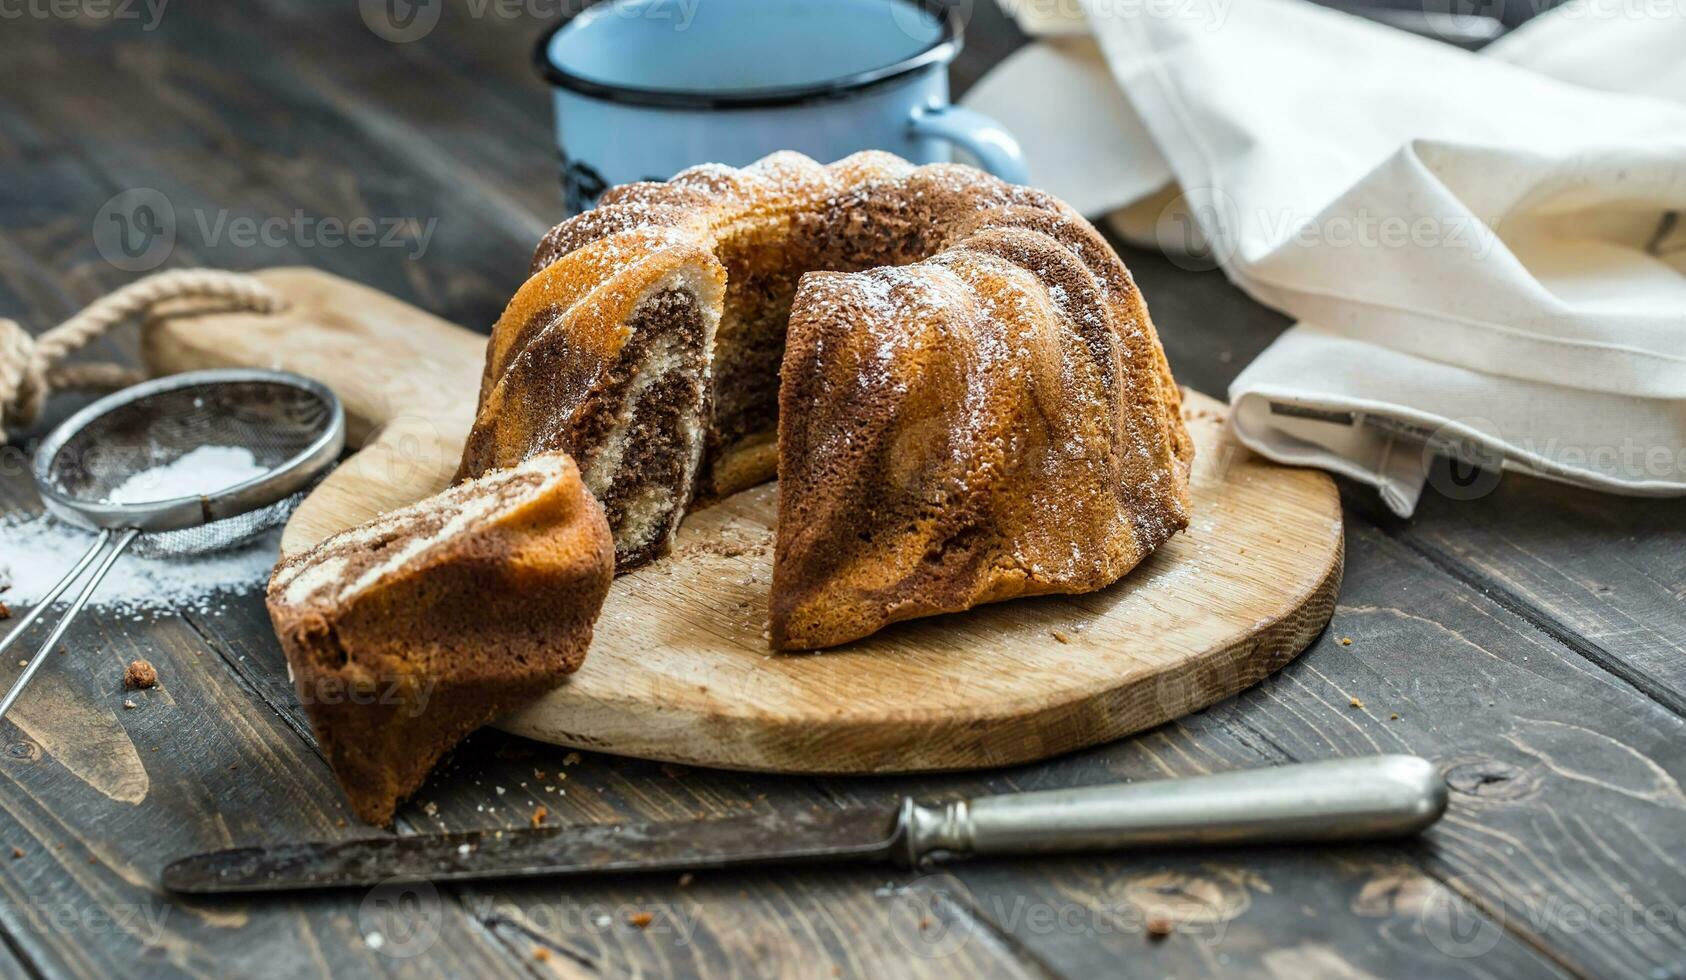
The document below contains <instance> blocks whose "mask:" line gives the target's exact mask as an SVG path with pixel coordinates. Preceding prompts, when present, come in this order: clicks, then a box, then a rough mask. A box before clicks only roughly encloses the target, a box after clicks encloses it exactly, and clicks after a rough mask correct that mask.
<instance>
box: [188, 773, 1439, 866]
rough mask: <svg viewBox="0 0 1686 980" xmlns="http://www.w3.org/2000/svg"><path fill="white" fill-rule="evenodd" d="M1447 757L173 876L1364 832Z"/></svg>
mask: <svg viewBox="0 0 1686 980" xmlns="http://www.w3.org/2000/svg"><path fill="white" fill-rule="evenodd" d="M1446 804H1447V791H1446V784H1445V781H1444V780H1443V779H1442V778H1441V776H1440V772H1439V770H1438V769H1437V768H1436V767H1435V766H1434V765H1433V764H1432V763H1430V762H1428V761H1427V760H1425V759H1419V758H1417V757H1415V756H1408V755H1380V756H1370V757H1367V758H1359V759H1334V760H1329V761H1326V762H1309V763H1301V764H1298V765H1288V766H1277V767H1274V768H1269V769H1254V770H1248V771H1241V772H1228V773H1219V774H1217V775H1210V776H1198V777H1191V778H1185V779H1161V780H1152V781H1147V782H1140V783H1120V784H1113V785H1106V786H1090V787H1086V788H1082V789H1058V790H1042V791H1038V792H1030V793H1008V794H1004V795H1000V796H986V797H981V798H978V799H971V800H955V801H952V802H948V803H944V804H937V805H929V806H927V805H922V804H919V803H916V802H914V801H913V800H911V799H903V800H902V801H901V803H900V805H899V806H897V807H895V808H885V809H879V808H873V807H856V808H849V809H841V810H833V811H807V810H799V811H793V812H787V813H767V814H749V815H745V816H738V817H727V818H723V819H719V820H697V821H688V822H681V823H648V824H614V825H607V824H600V825H590V826H581V827H555V828H550V827H546V828H539V829H535V830H500V831H489V830H481V831H468V832H463V833H453V834H436V835H413V836H404V837H378V838H368V839H361V840H352V841H334V842H323V843H313V844H283V845H280V846H277V847H269V848H260V847H244V848H235V849H232V850H224V851H212V852H210V853H207V854H199V855H195V856H193V857H189V858H184V859H182V860H180V861H177V862H175V863H173V864H171V865H169V866H168V867H166V868H165V869H164V875H163V883H164V887H165V888H168V889H170V890H171V891H175V892H186V893H213V892H254V891H283V890H290V889H299V888H329V887H331V888H345V887H368V886H373V885H378V884H381V883H384V882H389V881H394V880H430V881H459V880H466V879H475V878H503V877H530V876H544V875H577V874H610V873H623V872H634V871H638V872H643V871H678V870H703V869H719V868H732V867H744V866H760V865H768V864H804V863H825V862H845V861H850V862H862V863H865V862H885V861H890V862H894V863H896V864H900V865H903V866H912V865H914V864H918V863H920V862H921V861H924V860H940V859H947V858H952V857H964V856H967V855H972V854H1028V853H1045V852H1059V851H1082V850H1110V849H1117V848H1126V847H1146V846H1182V845H1197V844H1258V843H1267V844H1277V843H1289V842H1296V841H1300V842H1303V841H1337V840H1363V839H1376V838H1385V837H1398V836H1404V835H1407V834H1414V833H1417V832H1419V831H1421V830H1423V829H1425V828H1427V827H1428V826H1429V825H1431V824H1433V823H1434V822H1435V821H1436V820H1438V819H1440V816H1441V814H1442V813H1444V812H1445V810H1446Z"/></svg>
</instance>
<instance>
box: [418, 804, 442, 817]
mask: <svg viewBox="0 0 1686 980" xmlns="http://www.w3.org/2000/svg"><path fill="white" fill-rule="evenodd" d="M422 812H423V813H425V814H427V815H428V816H430V817H437V816H439V804H437V803H435V802H433V801H432V800H428V801H427V802H426V803H423V804H422Z"/></svg>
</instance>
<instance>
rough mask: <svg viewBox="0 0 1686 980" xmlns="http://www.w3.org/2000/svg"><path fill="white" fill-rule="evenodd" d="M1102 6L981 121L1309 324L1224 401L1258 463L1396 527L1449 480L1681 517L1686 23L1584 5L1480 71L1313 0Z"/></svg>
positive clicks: (1088, 207)
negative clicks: (1544, 487) (1565, 490)
mask: <svg viewBox="0 0 1686 980" xmlns="http://www.w3.org/2000/svg"><path fill="white" fill-rule="evenodd" d="M1015 2H1016V3H1018V4H1020V6H1021V9H1022V8H1023V6H1024V5H1026V4H1037V3H1043V4H1047V3H1049V2H1055V3H1056V4H1064V5H1066V9H1069V5H1070V4H1071V3H1072V2H1075V0H1015ZM1618 3H1619V4H1620V5H1617V4H1618ZM1082 4H1083V6H1084V8H1085V11H1086V13H1087V21H1088V26H1089V30H1090V31H1092V33H1093V36H1094V40H1093V41H1091V40H1088V39H1086V38H1080V37H1068V38H1060V39H1058V40H1049V41H1043V42H1040V43H1038V44H1035V45H1032V46H1030V47H1029V48H1026V49H1024V50H1022V51H1020V52H1018V53H1016V54H1015V55H1014V57H1012V58H1010V59H1008V61H1007V62H1005V63H1004V64H1003V65H1002V66H1000V67H999V68H998V69H997V70H996V71H995V72H993V73H992V74H991V75H989V76H987V77H986V78H985V79H983V80H982V81H981V82H980V83H979V84H978V85H977V86H976V87H975V88H974V89H973V91H972V92H970V93H968V97H967V99H966V104H967V105H968V106H970V107H972V108H976V109H979V110H980V111H983V112H987V113H989V114H991V115H993V116H995V117H997V118H999V119H1001V120H1002V122H1004V123H1005V124H1006V125H1007V126H1008V128H1009V129H1012V130H1014V131H1015V132H1016V133H1017V135H1019V137H1020V139H1021V141H1022V142H1023V143H1024V144H1025V145H1026V151H1027V158H1028V162H1029V164H1030V168H1031V172H1032V175H1033V178H1034V179H1035V180H1036V181H1037V182H1038V183H1039V184H1040V185H1042V186H1044V187H1047V188H1048V189H1049V190H1051V191H1053V192H1054V193H1056V194H1059V195H1061V196H1062V197H1065V198H1066V199H1068V200H1070V201H1071V202H1072V203H1073V204H1074V206H1076V207H1078V208H1080V209H1082V210H1084V211H1085V213H1090V214H1097V213H1102V212H1105V211H1109V210H1114V209H1117V210H1116V211H1115V213H1114V214H1113V215H1112V220H1113V224H1114V226H1115V227H1117V228H1119V229H1120V231H1122V232H1124V233H1125V234H1127V235H1130V236H1131V237H1135V238H1143V237H1147V238H1150V239H1151V240H1152V241H1153V242H1154V244H1157V245H1159V246H1161V247H1164V248H1166V249H1167V250H1168V251H1172V252H1175V251H1177V250H1178V248H1179V247H1183V246H1185V245H1186V246H1188V247H1192V248H1196V249H1198V248H1202V247H1204V248H1206V249H1209V251H1210V254H1211V255H1212V256H1213V257H1214V258H1215V259H1216V260H1217V261H1218V262H1219V263H1221V265H1222V267H1223V269H1224V270H1225V272H1226V274H1227V275H1228V276H1229V277H1230V279H1231V280H1232V281H1234V282H1235V283H1236V284H1237V285H1239V286H1240V287H1241V288H1243V289H1245V290H1246V291H1247V292H1248V293H1249V294H1251V295H1252V296H1254V297H1255V298H1256V299H1258V300H1259V301H1261V302H1263V303H1265V304H1267V305H1270V306H1272V307H1275V308H1277V309H1280V310H1283V311H1285V312H1288V313H1289V314H1291V315H1293V316H1295V317H1297V318H1298V319H1299V320H1300V322H1299V323H1298V324H1296V325H1295V326H1294V327H1292V328H1291V329H1289V330H1288V331H1287V332H1286V333H1285V334H1284V335H1283V336H1282V337H1281V338H1279V339H1278V340H1277V341H1276V342H1275V343H1274V344H1273V345H1272V346H1271V347H1270V348H1269V349H1267V350H1266V351H1265V352H1264V353H1263V354H1262V355H1260V356H1259V358H1257V359H1256V360H1255V361H1254V362H1253V363H1252V364H1251V365H1249V366H1248V367H1247V368H1246V369H1245V370H1244V371H1243V372H1242V373H1241V375H1240V376H1239V377H1237V378H1236V380H1235V382H1234V383H1233V384H1232V386H1231V388H1230V392H1229V395H1230V400H1231V402H1232V406H1233V407H1232V412H1231V422H1232V425H1233V426H1234V428H1235V431H1236V433H1237V435H1238V436H1239V437H1240V438H1241V440H1242V441H1243V442H1245V443H1246V444H1248V445H1249V446H1251V447H1252V448H1253V449H1255V450H1256V451H1258V452H1260V453H1262V454H1264V455H1266V456H1269V457H1271V458H1274V459H1277V460H1280V461H1283V462H1288V463H1295V464H1303V465H1313V466H1320V467H1324V468H1327V469H1330V470H1334V471H1337V472H1341V473H1345V474H1346V475H1348V476H1351V477H1352V478H1354V479H1357V480H1360V481H1363V482H1366V483H1369V484H1372V485H1374V486H1376V487H1377V488H1378V489H1379V490H1380V492H1381V494H1382V496H1383V498H1384V499H1385V500H1386V502H1387V504H1388V506H1389V507H1391V508H1392V509H1393V510H1394V511H1396V512H1398V513H1400V514H1402V515H1408V514H1410V513H1411V511H1412V510H1413V509H1414V507H1415V506H1416V503H1417V500H1418V498H1419V496H1420V494H1421V490H1422V486H1423V483H1424V481H1425V479H1426V478H1427V476H1428V474H1429V472H1430V464H1431V462H1432V460H1433V457H1434V455H1435V454H1436V453H1441V454H1450V455H1456V456H1459V457H1462V458H1465V459H1473V460H1475V461H1479V462H1482V463H1484V464H1485V465H1488V466H1496V465H1502V466H1503V467H1504V468H1506V469H1514V470H1521V471H1525V472H1530V473H1534V474H1537V475H1542V476H1547V477H1551V478H1554V479H1560V480H1565V481H1569V482H1572V483H1577V484H1581V485H1585V486H1589V487H1595V488H1598V489H1603V490H1610V491H1616V492H1622V493H1631V494H1653V495H1663V494H1682V493H1686V221H1682V220H1678V216H1677V214H1678V212H1679V211H1682V210H1686V104H1682V103H1686V68H1682V62H1683V61H1686V6H1682V4H1681V0H1598V2H1596V3H1578V4H1573V5H1571V6H1569V7H1566V8H1559V9H1558V10H1556V11H1553V12H1551V13H1548V14H1545V15H1543V16H1542V17H1540V18H1538V19H1536V20H1535V21H1533V22H1530V24H1528V25H1526V26H1524V27H1523V28H1521V29H1520V30H1518V31H1517V32H1515V33H1513V34H1512V35H1510V36H1509V37H1506V38H1503V39H1501V40H1500V41H1499V42H1497V43H1495V44H1494V45H1492V46H1490V47H1489V48H1488V50H1487V51H1486V52H1484V53H1482V54H1470V53H1468V52H1465V51H1462V50H1459V49H1457V48H1453V47H1451V46H1449V45H1444V44H1441V43H1438V42H1434V41H1428V40H1423V39H1420V38H1416V37H1413V36H1411V35H1408V34H1405V33H1403V32H1400V31H1397V30H1394V29H1392V28H1387V27H1382V26H1379V25H1375V24H1372V23H1370V22H1367V21H1364V20H1361V19H1359V18H1357V17H1353V16H1350V15H1347V14H1343V13H1339V12H1335V11H1330V10H1326V9H1323V8H1318V7H1315V6H1312V5H1310V4H1308V3H1305V2H1302V0H1082ZM1036 9H1038V10H1039V11H1041V12H1042V13H1043V14H1046V13H1047V12H1048V11H1049V10H1051V9H1052V10H1058V9H1060V8H1059V7H1058V6H1055V7H1049V6H1046V5H1044V6H1042V7H1038V8H1036ZM1042 20H1044V21H1046V20H1048V18H1047V17H1046V16H1044V17H1043V18H1042ZM1058 20H1059V26H1058V33H1065V34H1070V33H1072V32H1073V25H1072V23H1071V20H1072V18H1071V17H1065V18H1061V19H1058ZM1548 72H1549V73H1553V74H1557V75H1560V76H1562V79H1568V81H1564V80H1560V79H1559V78H1553V77H1550V75H1548V74H1547V73H1548ZM1599 89H1602V90H1603V91H1600V90H1599ZM1622 90H1629V91H1637V92H1644V93H1647V94H1645V95H1635V94H1628V92H1624V91H1622ZM1669 99H1677V100H1679V101H1678V102H1675V101H1669ZM1054 106H1063V107H1067V111H1063V112H1062V111H1052V109H1051V107H1054ZM1167 177H1171V178H1174V181H1175V184H1176V187H1175V188H1174V189H1173V190H1172V191H1171V192H1166V191H1164V190H1163V188H1164V187H1165V186H1166V184H1167ZM1155 192H1158V193H1155ZM1132 204H1133V205H1134V206H1133V207H1125V206H1126V205H1132ZM1185 238H1186V239H1187V241H1186V242H1185V241H1184V239H1185ZM1150 300H1151V297H1150ZM1169 328H1171V329H1174V325H1170V326H1169ZM1450 489H1451V490H1452V492H1456V489H1457V488H1450Z"/></svg>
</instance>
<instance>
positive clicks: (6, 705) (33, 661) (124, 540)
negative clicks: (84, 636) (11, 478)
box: [0, 528, 140, 718]
mask: <svg viewBox="0 0 1686 980" xmlns="http://www.w3.org/2000/svg"><path fill="white" fill-rule="evenodd" d="M139 536H140V532H139V531H137V530H134V529H132V528H131V529H130V530H127V531H124V532H123V533H122V534H120V535H118V536H117V544H116V545H115V546H113V547H112V548H111V550H110V551H107V552H106V554H105V557H104V558H103V559H100V563H99V567H98V568H95V569H94V577H93V578H92V579H91V580H89V582H88V584H87V585H85V586H83V587H82V591H81V592H78V593H77V594H76V598H75V599H73V600H71V603H70V608H69V609H67V610H65V614H64V616H63V618H61V619H60V620H59V621H58V623H57V624H56V625H55V626H54V627H53V631H52V632H51V633H49V634H48V635H47V641H46V642H45V643H43V644H41V649H39V650H36V651H35V656H33V657H30V658H29V662H28V663H27V664H25V665H24V668H23V673H21V674H19V675H18V679H17V680H15V681H13V682H12V687H11V689H10V690H8V691H7V692H6V697H5V698H4V699H3V700H0V718H4V717H6V712H8V711H10V710H12V705H13V704H15V703H17V700H18V696H19V695H21V694H23V689H24V688H25V687H26V686H28V684H29V680H30V678H32V677H34V676H35V672H36V671H38V670H40V669H41V665H42V664H44V663H46V662H47V655H48V654H50V653H52V651H53V648H54V647H56V646H58V645H59V641H60V640H62V639H64V634H65V633H66V632H67V631H68V630H69V629H70V624H71V623H72V622H74V621H75V619H76V617H77V615H78V614H80V613H81V612H82V607H83V606H86V605H87V604H88V600H89V599H91V598H93V595H94V590H95V589H97V588H99V584H100V582H101V581H103V580H104V579H105V576H106V573H107V572H110V571H111V566H113V565H115V564H117V559H118V558H119V557H121V556H122V554H123V552H124V551H125V550H127V549H128V547H129V545H130V544H132V543H133V542H134V540H135V538H137V537H139ZM111 537H112V532H111V531H109V530H105V531H101V532H100V533H99V537H98V538H95V539H94V546H93V547H92V548H89V549H88V553H87V554H85V555H83V556H82V560H81V561H78V562H77V563H76V566H75V567H74V568H72V569H71V570H70V574H68V575H66V576H65V577H64V578H62V579H59V583H58V584H57V585H55V586H53V590H52V591H51V592H49V593H47V595H46V597H45V598H43V599H42V600H41V601H40V602H39V603H37V604H36V606H35V608H34V609H31V610H30V611H29V615H28V616H26V617H24V620H23V622H21V623H19V624H18V625H17V627H16V628H15V629H13V630H12V631H11V632H10V633H8V634H7V635H6V639H5V640H3V641H0V653H4V652H5V651H6V648H7V647H9V646H11V645H12V643H13V642H14V641H16V640H17V638H18V637H20V636H22V635H23V634H24V631H25V630H27V629H29V627H30V626H31V625H32V624H33V623H34V622H35V621H36V620H37V619H39V618H40V617H41V614H42V612H43V611H45V610H46V608H47V607H48V606H50V605H52V604H53V601H54V600H55V599H57V598H58V597H59V595H60V593H62V592H64V590H65V589H67V588H69V587H70V584H71V583H72V582H74V581H76V580H77V579H78V578H80V577H81V575H82V572H83V571H84V570H86V569H87V567H88V565H89V564H91V563H92V562H93V561H94V560H95V559H96V558H97V557H98V556H99V553H100V552H101V551H102V550H104V549H105V546H106V545H107V544H108V543H110V541H111Z"/></svg>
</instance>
